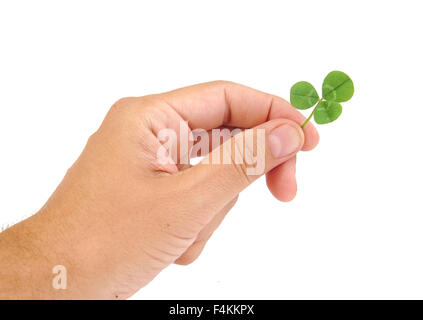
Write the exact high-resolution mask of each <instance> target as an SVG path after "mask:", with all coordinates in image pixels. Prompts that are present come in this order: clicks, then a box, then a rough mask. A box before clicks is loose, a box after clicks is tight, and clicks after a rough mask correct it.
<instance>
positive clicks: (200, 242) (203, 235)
mask: <svg viewBox="0 0 423 320" xmlns="http://www.w3.org/2000/svg"><path fill="white" fill-rule="evenodd" d="M237 200H238V196H237V197H236V198H234V199H233V200H231V201H230V202H229V203H228V204H227V205H226V206H225V207H224V208H223V209H222V210H220V212H219V213H218V214H216V216H214V218H213V219H212V220H211V221H210V222H209V224H207V225H206V226H205V227H204V229H203V230H201V232H200V233H199V234H198V236H197V239H196V240H195V241H194V243H193V244H192V245H191V246H190V247H189V248H188V249H187V250H186V251H185V252H184V253H183V254H182V255H181V256H180V257H179V258H178V259H177V260H176V261H175V263H176V264H181V265H187V264H190V263H192V262H193V261H194V260H196V259H197V258H198V257H199V255H200V254H201V252H202V251H203V249H204V247H205V245H206V243H207V241H208V240H209V239H210V237H211V236H212V234H213V232H214V231H215V230H216V229H217V228H218V227H219V225H220V224H221V223H222V221H223V219H224V218H225V216H226V214H227V213H228V212H229V210H231V209H232V208H233V206H234V205H235V203H236V202H237Z"/></svg>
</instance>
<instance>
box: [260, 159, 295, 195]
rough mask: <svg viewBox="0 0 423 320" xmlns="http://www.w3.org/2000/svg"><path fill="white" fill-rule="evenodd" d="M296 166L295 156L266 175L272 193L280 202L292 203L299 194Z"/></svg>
mask: <svg viewBox="0 0 423 320" xmlns="http://www.w3.org/2000/svg"><path fill="white" fill-rule="evenodd" d="M295 164H296V157H295V156H294V157H292V158H291V159H289V160H287V161H285V162H284V163H282V164H281V165H280V166H277V167H276V168H274V169H272V170H270V171H269V172H268V173H267V174H266V182H267V186H268V188H269V190H270V192H272V194H273V195H274V196H275V198H276V199H278V200H280V201H285V202H287V201H291V200H292V199H294V198H295V195H296V194H297V181H296V178H295V171H296V168H295V167H296V165H295Z"/></svg>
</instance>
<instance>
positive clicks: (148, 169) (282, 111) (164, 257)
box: [0, 81, 318, 299]
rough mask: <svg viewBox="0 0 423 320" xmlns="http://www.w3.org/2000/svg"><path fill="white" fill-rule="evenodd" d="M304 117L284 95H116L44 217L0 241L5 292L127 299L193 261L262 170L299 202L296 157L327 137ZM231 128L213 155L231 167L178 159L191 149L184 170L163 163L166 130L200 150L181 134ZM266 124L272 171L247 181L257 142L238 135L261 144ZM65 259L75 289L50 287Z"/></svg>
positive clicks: (241, 91) (215, 85) (285, 196)
mask: <svg viewBox="0 0 423 320" xmlns="http://www.w3.org/2000/svg"><path fill="white" fill-rule="evenodd" d="M304 120H305V118H304V117H303V116H302V115H301V114H300V113H299V112H297V111H296V110H295V109H294V108H293V107H291V106H290V105H289V104H288V103H287V102H286V101H284V100H283V99H281V98H279V97H276V96H272V95H269V94H266V93H262V92H259V91H256V90H253V89H250V88H247V87H245V86H242V85H238V84H234V83H229V82H223V81H218V82H211V83H205V84H200V85H195V86H191V87H187V88H182V89H178V90H175V91H171V92H167V93H164V94H158V95H150V96H145V97H139V98H124V99H121V100H119V101H118V102H116V103H115V104H114V105H113V107H112V108H111V109H110V111H109V113H108V114H107V116H106V118H105V119H104V121H103V123H102V125H101V127H100V128H99V129H98V131H97V132H95V133H94V134H93V135H92V136H91V137H90V138H89V141H88V143H87V145H86V147H85V149H84V151H83V152H82V154H81V156H80V157H79V159H78V160H77V161H76V162H75V163H74V164H73V166H72V167H71V168H70V169H69V170H68V172H67V174H66V176H65V178H64V179H63V181H62V183H61V184H60V185H59V187H58V188H57V190H56V191H55V192H54V194H53V195H52V196H51V198H50V199H49V200H48V202H47V203H46V205H45V206H44V207H43V208H42V209H41V210H40V212H38V213H37V214H36V215H34V216H32V217H31V218H30V219H27V220H26V221H24V222H22V223H20V224H18V225H16V226H14V227H12V228H10V229H8V230H6V231H5V232H4V233H2V234H1V235H0V252H1V253H0V261H1V262H0V270H3V271H0V273H1V274H0V279H9V280H6V281H5V282H4V281H3V280H0V295H1V292H3V294H5V295H8V297H23V298H113V299H114V298H126V297H129V296H130V295H132V294H133V293H135V292H136V291H137V290H138V289H139V288H141V287H143V286H144V285H146V284H147V283H148V282H149V281H151V280H152V279H153V278H154V277H155V276H156V275H157V274H158V273H159V272H160V271H161V270H163V269H164V268H165V267H166V266H168V265H169V264H171V263H179V264H188V263H190V262H192V261H194V260H195V259H196V258H197V257H198V256H199V255H200V253H201V251H202V250H203V248H204V245H205V244H206V242H207V240H208V239H209V238H210V236H211V235H212V233H213V231H214V230H215V229H216V228H217V227H218V226H219V224H220V223H221V221H222V220H223V218H224V217H225V215H226V213H227V212H228V211H229V210H230V209H231V208H232V207H233V205H234V204H235V202H236V201H237V197H238V194H239V192H241V191H242V190H243V189H244V188H246V187H247V186H248V185H249V184H250V183H252V182H253V181H254V180H255V179H257V178H258V177H259V176H260V175H261V174H264V173H266V178H267V185H268V187H269V189H270V191H271V192H272V193H273V194H274V195H275V197H276V198H278V199H280V200H282V201H289V200H291V199H292V198H293V197H294V196H295V193H296V181H295V155H296V153H297V152H298V151H299V150H301V149H302V150H310V149H312V148H314V147H315V146H316V144H317V142H318V134H317V131H316V130H315V128H314V127H313V126H312V125H311V124H308V125H307V126H306V127H305V129H304V130H302V129H301V128H300V126H299V125H301V123H302V122H303V121H304ZM184 121H187V122H184ZM228 127H229V128H233V127H239V128H244V129H246V130H244V131H243V132H242V133H240V134H239V135H237V136H235V137H232V138H231V139H229V140H227V141H226V142H223V143H222V144H221V145H220V146H219V147H218V148H216V149H214V150H213V151H212V152H211V153H210V154H209V155H208V156H207V157H206V158H205V159H209V160H210V159H212V157H213V156H216V155H217V158H220V155H221V152H223V151H229V152H230V153H231V157H230V160H231V161H230V163H229V164H214V163H210V162H211V161H209V163H207V161H206V160H203V162H201V163H200V164H198V165H196V166H192V167H191V166H189V165H187V164H181V163H180V162H181V161H180V160H181V159H182V158H183V157H185V156H186V154H184V152H183V151H180V152H179V153H178V156H177V157H176V158H175V159H176V161H175V163H171V162H170V163H163V161H159V159H158V151H159V150H160V148H163V145H162V143H164V142H163V141H160V140H159V138H158V136H159V135H160V132H163V131H161V130H162V129H166V128H167V129H172V130H175V132H176V133H177V141H176V144H175V145H176V146H177V147H180V146H181V145H182V144H184V143H188V144H189V146H192V142H190V141H188V142H187V139H186V138H184V137H186V136H188V134H189V133H190V132H191V130H194V129H198V128H203V129H205V130H207V131H208V133H209V134H210V135H212V133H211V130H212V129H214V128H228ZM248 128H254V129H250V130H247V129H248ZM257 129H264V131H262V132H265V144H264V145H263V146H262V147H263V148H262V149H260V146H258V145H255V146H256V147H257V148H258V151H257V152H258V153H260V152H261V155H262V156H263V157H262V159H264V162H263V170H262V172H259V174H248V168H249V167H251V163H252V162H253V156H254V153H253V152H252V151H251V150H253V149H252V148H253V147H252V146H251V145H250V146H248V145H247V142H246V143H245V144H246V148H245V149H244V146H243V144H242V140H241V143H240V142H239V141H240V140H239V139H236V138H237V137H238V138H239V137H240V135H246V134H247V133H251V132H253V133H254V134H255V137H258V132H259V131H260V130H257ZM251 130H252V131H251ZM185 134H186V135H185ZM241 137H242V136H241ZM233 154H235V155H237V154H238V155H239V154H241V155H242V157H241V159H242V161H241V163H236V162H237V161H235V160H234V159H236V157H235V156H233ZM264 155H265V157H264ZM169 156H170V155H169ZM59 264H60V265H63V266H65V267H66V269H67V275H68V283H67V289H66V290H55V289H53V288H52V286H51V279H52V273H51V270H52V267H53V266H54V265H59ZM19 266H24V267H19ZM22 268H23V269H22ZM19 271H21V273H19ZM11 283H13V284H14V285H10V284H11ZM8 284H9V285H8ZM4 292H7V293H4Z"/></svg>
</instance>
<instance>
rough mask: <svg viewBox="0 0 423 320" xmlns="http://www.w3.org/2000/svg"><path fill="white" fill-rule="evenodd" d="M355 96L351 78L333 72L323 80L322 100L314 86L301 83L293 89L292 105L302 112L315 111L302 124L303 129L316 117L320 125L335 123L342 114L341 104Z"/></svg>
mask: <svg viewBox="0 0 423 320" xmlns="http://www.w3.org/2000/svg"><path fill="white" fill-rule="evenodd" d="M353 94H354V84H353V82H352V80H351V78H350V77H349V76H348V75H347V74H345V73H344V72H341V71H332V72H330V73H329V74H328V75H327V76H326V78H325V79H324V80H323V85H322V98H319V95H318V93H317V91H316V89H314V87H313V85H312V84H310V83H308V82H306V81H300V82H297V83H296V84H294V85H293V86H292V87H291V104H292V105H293V106H294V107H295V108H297V109H301V110H305V109H309V108H311V107H313V106H315V107H314V109H313V111H312V112H311V114H310V116H309V117H308V118H307V120H306V121H304V123H303V124H302V126H301V127H302V128H304V127H305V126H306V124H307V123H308V122H309V121H310V119H311V118H312V117H313V116H314V121H315V122H316V123H318V124H325V123H330V122H333V121H335V120H336V119H338V118H339V116H340V115H341V113H342V106H341V105H340V104H339V102H345V101H348V100H350V99H351V97H352V96H353Z"/></svg>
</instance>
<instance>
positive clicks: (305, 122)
mask: <svg viewBox="0 0 423 320" xmlns="http://www.w3.org/2000/svg"><path fill="white" fill-rule="evenodd" d="M322 101H323V98H320V100H319V101H317V104H316V106H315V107H314V109H313V111H312V112H311V114H310V115H309V117H308V118H307V120H306V121H304V123H303V124H302V125H301V128H302V129H304V127H305V126H306V124H307V123H308V122H309V121H310V119H311V117H312V116H313V114H314V111H316V108H317V106H318V105H319V103H320V102H322Z"/></svg>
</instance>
